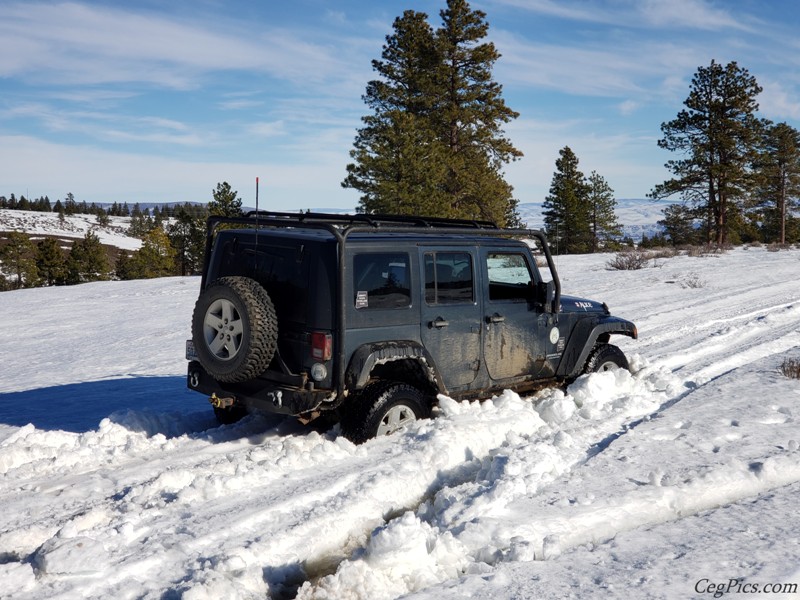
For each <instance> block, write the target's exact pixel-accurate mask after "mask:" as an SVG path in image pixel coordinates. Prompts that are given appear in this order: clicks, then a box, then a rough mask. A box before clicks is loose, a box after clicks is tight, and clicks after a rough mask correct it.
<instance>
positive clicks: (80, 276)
mask: <svg viewBox="0 0 800 600" xmlns="http://www.w3.org/2000/svg"><path fill="white" fill-rule="evenodd" d="M109 271H110V267H109V264H108V256H107V255H106V251H105V248H103V245H102V244H101V243H100V238H99V237H97V234H96V233H94V232H92V231H87V232H86V235H84V236H83V239H80V240H75V241H74V242H73V243H72V249H71V250H70V252H69V256H68V257H67V284H70V285H72V284H76V283H84V282H87V281H101V280H104V279H108V276H109Z"/></svg>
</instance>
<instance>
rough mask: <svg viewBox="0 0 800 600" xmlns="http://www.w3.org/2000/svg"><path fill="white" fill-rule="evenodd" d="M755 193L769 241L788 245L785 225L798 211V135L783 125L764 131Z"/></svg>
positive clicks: (799, 179) (772, 126) (792, 128)
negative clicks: (761, 210) (762, 211)
mask: <svg viewBox="0 0 800 600" xmlns="http://www.w3.org/2000/svg"><path fill="white" fill-rule="evenodd" d="M758 167H759V169H758V174H757V175H758V192H757V197H758V198H759V200H760V204H761V208H762V209H763V210H764V213H765V214H764V229H766V231H767V236H768V239H767V241H770V240H775V241H777V242H778V243H780V244H785V243H786V241H787V233H786V232H787V227H786V225H787V223H792V216H793V215H792V213H793V212H794V211H796V210H798V209H800V132H798V131H797V130H796V129H795V128H794V127H791V126H790V125H788V124H786V123H778V124H777V125H770V126H768V127H767V129H766V132H765V136H764V147H763V150H762V152H761V154H760V156H759V160H758Z"/></svg>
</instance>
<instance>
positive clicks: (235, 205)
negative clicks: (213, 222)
mask: <svg viewBox="0 0 800 600" xmlns="http://www.w3.org/2000/svg"><path fill="white" fill-rule="evenodd" d="M237 195H238V192H237V191H236V190H232V189H231V186H230V184H229V183H228V182H227V181H223V182H222V183H218V184H217V188H216V189H215V190H214V191H213V192H212V196H213V200H211V202H209V203H208V212H209V213H210V214H212V215H218V216H222V217H241V216H242V201H241V199H239V198H238V197H237Z"/></svg>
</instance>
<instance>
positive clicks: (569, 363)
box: [556, 317, 639, 379]
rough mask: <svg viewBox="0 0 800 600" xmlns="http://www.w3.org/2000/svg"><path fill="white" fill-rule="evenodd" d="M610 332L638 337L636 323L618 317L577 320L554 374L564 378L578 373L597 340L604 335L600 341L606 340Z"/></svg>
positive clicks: (569, 377)
mask: <svg viewBox="0 0 800 600" xmlns="http://www.w3.org/2000/svg"><path fill="white" fill-rule="evenodd" d="M612 334H617V335H627V336H628V337H630V338H633V339H634V340H635V339H637V338H638V337H639V333H638V331H637V330H636V325H634V324H633V323H631V322H630V321H626V320H625V319H620V318H619V317H595V318H591V319H582V320H580V321H578V322H577V323H576V324H575V327H574V329H573V330H572V334H571V335H570V337H569V342H567V347H566V348H565V349H564V355H563V356H562V357H561V362H560V363H559V365H558V370H557V371H556V375H558V376H559V377H561V378H564V379H572V378H574V377H577V376H578V375H580V373H581V370H582V369H583V365H584V364H585V363H586V360H587V359H588V358H589V353H591V351H592V349H593V348H594V347H595V344H597V341H598V340H600V338H601V337H603V336H604V339H602V340H601V341H602V342H606V341H608V338H609V336H611V335H612Z"/></svg>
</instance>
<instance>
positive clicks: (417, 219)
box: [245, 210, 500, 229]
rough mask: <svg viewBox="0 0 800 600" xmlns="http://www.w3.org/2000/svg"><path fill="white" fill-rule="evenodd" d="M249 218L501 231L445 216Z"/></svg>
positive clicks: (258, 213) (267, 214) (255, 213)
mask: <svg viewBox="0 0 800 600" xmlns="http://www.w3.org/2000/svg"><path fill="white" fill-rule="evenodd" d="M245 217H246V218H248V219H253V220H255V221H258V220H259V219H260V218H262V217H263V218H267V219H279V220H286V221H294V222H297V223H298V224H308V223H329V224H331V225H340V226H345V227H347V226H352V225H366V226H369V227H374V228H376V229H377V228H379V227H421V228H433V227H443V228H447V227H452V228H458V229H465V228H466V229H500V227H498V225H497V223H495V222H494V221H481V220H477V219H447V218H444V217H422V216H416V215H384V214H377V215H373V214H366V213H356V214H336V213H314V212H300V213H291V212H273V211H267V210H251V211H250V212H248V213H247V214H246V215H245Z"/></svg>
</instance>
